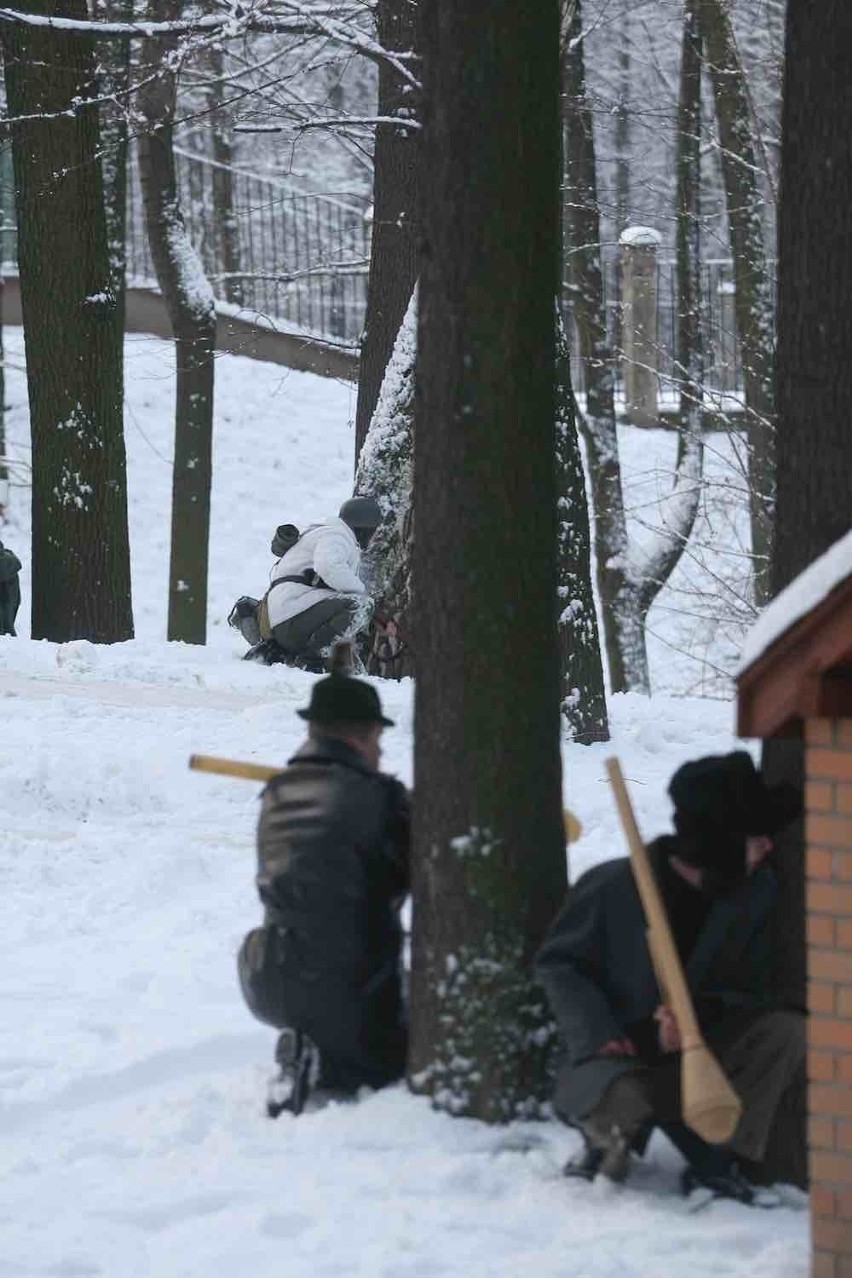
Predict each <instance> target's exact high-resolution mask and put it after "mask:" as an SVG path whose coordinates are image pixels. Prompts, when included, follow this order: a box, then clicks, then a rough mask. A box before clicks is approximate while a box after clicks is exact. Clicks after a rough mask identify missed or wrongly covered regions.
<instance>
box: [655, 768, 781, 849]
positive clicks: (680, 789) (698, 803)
mask: <svg viewBox="0 0 852 1278" xmlns="http://www.w3.org/2000/svg"><path fill="white" fill-rule="evenodd" d="M669 795H670V797H671V799H672V802H673V803H674V805H675V813H674V824H675V829H676V830H677V831H678V833H679V834H684V835H701V834H706V833H711V832H712V831H716V830H718V831H724V832H725V833H729V834H739V835H746V836H748V835H757V834H767V835H774V834H777V833H778V831H779V830H782V829H783V828H784V826H786V825H789V824H790V822H791V821H795V819H796V818H797V817H798V816H800V815H801V813H802V792H801V790H800V789H799V788H798V787H797V786H794V785H790V784H789V783H787V782H781V783H780V784H779V785H767V784H766V782H765V781H764V779H763V777H762V776H761V775H760V773H759V772H758V770H757V768H756V767H755V766H754V761H753V760H752V757H751V755H750V754H748V753H747V752H746V751H745V750H735V751H733V753H731V754H712V755H707V756H706V758H703V759H695V760H693V761H692V762H691V763H684V764H683V766H682V767H680V768H678V770H677V772H676V773H675V774H674V776H673V777H672V779H671V782H670V783H669Z"/></svg>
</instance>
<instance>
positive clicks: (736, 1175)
mask: <svg viewBox="0 0 852 1278" xmlns="http://www.w3.org/2000/svg"><path fill="white" fill-rule="evenodd" d="M680 1187H681V1192H682V1193H683V1195H684V1197H685V1198H688V1199H689V1206H690V1209H691V1210H694V1211H699V1210H700V1209H701V1208H702V1207H705V1206H707V1204H708V1203H711V1202H713V1201H714V1200H715V1199H718V1198H727V1199H730V1200H731V1201H732V1202H737V1203H743V1205H744V1206H746V1207H762V1208H771V1207H779V1206H780V1205H781V1201H782V1200H781V1196H780V1195H779V1194H778V1193H776V1192H775V1190H773V1189H770V1188H767V1187H765V1186H763V1185H754V1184H752V1182H751V1181H750V1180H749V1179H748V1178H747V1177H746V1176H744V1175H743V1172H742V1169H741V1168H740V1167H739V1165H738V1164H737V1163H736V1162H732V1163H731V1164H730V1166H729V1167H728V1168H726V1169H725V1170H713V1171H704V1170H702V1169H701V1168H697V1167H685V1168H684V1170H683V1173H682V1174H681V1179H680Z"/></svg>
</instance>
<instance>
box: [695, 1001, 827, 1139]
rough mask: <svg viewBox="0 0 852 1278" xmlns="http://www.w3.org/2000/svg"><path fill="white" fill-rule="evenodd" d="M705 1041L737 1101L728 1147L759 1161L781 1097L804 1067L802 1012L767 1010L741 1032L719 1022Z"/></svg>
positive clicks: (804, 1043) (803, 1024) (803, 1022)
mask: <svg viewBox="0 0 852 1278" xmlns="http://www.w3.org/2000/svg"><path fill="white" fill-rule="evenodd" d="M708 1041H709V1043H710V1046H711V1047H713V1048H715V1050H716V1051H717V1055H718V1059H719V1063H720V1064H721V1066H722V1068H723V1069H724V1070H725V1073H726V1074H727V1075H728V1078H729V1079H730V1080H731V1083H732V1084H733V1086H734V1089H735V1091H736V1093H737V1095H738V1096H739V1098H740V1100H741V1101H742V1104H743V1113H742V1118H741V1119H740V1121H739V1124H738V1126H737V1130H736V1131H735V1132H734V1136H733V1139H732V1140H731V1148H732V1149H733V1151H734V1153H736V1154H739V1156H740V1157H741V1158H747V1159H750V1160H751V1161H752V1162H756V1163H759V1162H761V1161H762V1160H763V1158H764V1155H765V1154H766V1147H767V1144H768V1142H769V1137H770V1133H771V1130H772V1125H773V1122H774V1121H775V1115H776V1112H777V1111H778V1108H779V1105H780V1103H781V1099H782V1097H783V1096H784V1093H785V1092H786V1091H787V1089H788V1088H789V1087H790V1086H791V1085H792V1084H793V1083H794V1081H795V1079H796V1077H797V1075H798V1074H800V1073H801V1071H802V1070H803V1069H804V1067H805V1057H806V1041H805V1018H804V1016H803V1015H802V1014H801V1013H799V1012H783V1011H779V1012H767V1013H766V1014H765V1015H764V1016H761V1017H759V1018H758V1019H757V1020H755V1021H754V1022H753V1023H752V1024H751V1025H750V1026H748V1027H746V1028H745V1029H744V1030H743V1031H742V1032H736V1031H734V1032H733V1033H731V1034H730V1035H726V1033H725V1029H724V1026H723V1027H722V1029H721V1030H720V1033H719V1036H718V1037H716V1036H714V1035H712V1034H711V1035H710V1036H709V1038H708Z"/></svg>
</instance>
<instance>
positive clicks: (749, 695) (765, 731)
mask: <svg viewBox="0 0 852 1278" xmlns="http://www.w3.org/2000/svg"><path fill="white" fill-rule="evenodd" d="M737 691H738V713H737V731H738V733H739V735H740V736H742V737H771V736H787V735H794V734H796V733H797V732H798V726H797V725H798V724H799V722H800V721H801V720H802V719H809V718H846V717H852V577H847V578H846V579H845V580H844V581H842V582H841V583H840V584H839V585H837V586H836V587H835V588H834V590H832V591H831V592H830V593H829V594H828V595H826V597H825V598H824V599H823V600H822V601H821V602H820V603H819V604H817V605H816V607H815V608H812V609H811V611H810V612H809V613H807V614H806V615H805V616H804V617H800V618H799V620H798V621H796V622H794V623H793V625H792V626H790V627H789V629H788V630H785V631H784V632H783V634H781V635H779V636H778V638H777V639H776V640H775V641H774V643H773V644H771V646H770V647H769V648H767V649H766V651H765V652H763V653H761V655H760V656H759V657H758V658H757V659H756V660H755V661H754V662H753V663H752V664H751V665H750V666H748V667H747V668H746V669H745V670H743V671H742V672H741V674H740V675H739V677H738V679H737Z"/></svg>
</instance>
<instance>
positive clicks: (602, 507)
mask: <svg viewBox="0 0 852 1278" xmlns="http://www.w3.org/2000/svg"><path fill="white" fill-rule="evenodd" d="M561 45H562V85H563V95H564V124H563V127H564V135H565V141H564V154H565V172H566V182H567V186H568V195H567V200H566V205H567V216H566V228H565V231H566V247H567V252H568V255H569V262H570V273H569V278H570V279H571V281H572V283H571V290H570V295H571V304H572V309H573V313H574V319H575V322H576V325H577V333H578V336H579V341H580V357H581V359H582V360H583V368H584V373H585V382H586V411H585V413H580V412H578V421H579V425H580V430H581V433H582V435H583V439H584V441H585V444H586V452H587V457H588V466H589V478H590V482H591V489H592V507H593V511H594V535H595V555H596V560H597V581H598V593H599V595H600V601H601V617H602V621H603V629H604V643H605V646H606V655H607V665H608V666H609V681H610V689H611V690H612V691H613V692H625V691H627V690H628V689H631V690H634V691H639V692H648V691H650V682H649V677H648V656H647V653H646V650H645V633H644V627H643V624H642V618H641V616H640V613H639V608H638V596H637V591H636V585H635V583H634V582H633V581H632V580H631V579H630V577H629V575H628V574H627V564H628V544H627V523H626V521H625V518H624V500H623V496H622V488H621V466H620V464H619V459H618V433H617V430H616V421H615V379H614V367H613V359H612V352H611V350H610V349H609V347H608V345H607V333H606V314H605V311H604V292H603V275H602V272H601V252H600V243H601V226H600V212H599V208H598V193H597V172H596V162H595V139H594V131H593V124H592V113H591V111H590V109H589V103H588V99H587V96H586V67H585V55H584V50H583V14H582V6H581V3H580V0H569V4H568V6H567V9H566V10H565V19H564V24H563V34H562V40H561Z"/></svg>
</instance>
